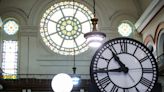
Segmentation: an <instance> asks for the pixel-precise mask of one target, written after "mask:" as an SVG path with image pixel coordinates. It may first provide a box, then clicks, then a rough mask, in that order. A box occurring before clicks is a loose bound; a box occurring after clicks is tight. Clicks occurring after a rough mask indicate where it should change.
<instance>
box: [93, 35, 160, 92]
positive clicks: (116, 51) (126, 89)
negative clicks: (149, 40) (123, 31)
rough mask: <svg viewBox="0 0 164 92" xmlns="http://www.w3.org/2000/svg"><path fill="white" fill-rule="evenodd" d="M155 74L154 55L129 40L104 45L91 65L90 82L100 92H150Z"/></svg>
mask: <svg viewBox="0 0 164 92" xmlns="http://www.w3.org/2000/svg"><path fill="white" fill-rule="evenodd" d="M157 72H158V71H157V63H156V60H155V58H154V56H153V54H152V53H151V52H150V51H149V49H148V48H147V47H146V46H145V45H143V44H142V43H140V42H138V41H136V40H133V39H130V38H116V39H112V40H109V41H108V42H106V43H104V45H103V46H101V47H100V48H99V49H98V50H97V51H96V53H95V55H94V57H93V59H92V61H91V65H90V75H91V80H92V81H93V82H94V83H96V85H97V87H98V88H99V89H100V91H101V92H151V89H152V88H153V86H154V84H155V83H156V81H157V77H158V76H157Z"/></svg>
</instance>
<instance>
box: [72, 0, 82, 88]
mask: <svg viewBox="0 0 164 92" xmlns="http://www.w3.org/2000/svg"><path fill="white" fill-rule="evenodd" d="M73 15H74V0H73ZM73 18H74V17H73ZM73 28H74V23H73ZM73 37H74V36H73ZM74 41H75V38H74ZM73 52H74V54H73V67H72V70H73V76H72V82H73V85H74V86H76V85H78V84H79V81H80V77H79V76H78V75H77V74H76V66H75V48H73Z"/></svg>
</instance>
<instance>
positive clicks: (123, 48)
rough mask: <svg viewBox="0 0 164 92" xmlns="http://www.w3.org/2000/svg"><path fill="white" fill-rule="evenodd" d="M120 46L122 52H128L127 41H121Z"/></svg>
mask: <svg viewBox="0 0 164 92" xmlns="http://www.w3.org/2000/svg"><path fill="white" fill-rule="evenodd" d="M120 47H121V53H126V52H127V43H126V42H124V43H122V42H121V43H120Z"/></svg>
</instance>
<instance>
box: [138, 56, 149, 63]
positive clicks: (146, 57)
mask: <svg viewBox="0 0 164 92" xmlns="http://www.w3.org/2000/svg"><path fill="white" fill-rule="evenodd" d="M148 58H149V57H148V56H145V57H144V58H142V59H141V60H139V61H140V62H141V63H142V62H144V61H145V60H147V59H148Z"/></svg>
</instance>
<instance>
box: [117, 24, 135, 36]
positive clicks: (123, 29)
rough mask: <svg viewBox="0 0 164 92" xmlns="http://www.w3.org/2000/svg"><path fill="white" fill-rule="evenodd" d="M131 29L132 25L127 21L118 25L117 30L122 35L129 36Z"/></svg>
mask: <svg viewBox="0 0 164 92" xmlns="http://www.w3.org/2000/svg"><path fill="white" fill-rule="evenodd" d="M132 31H133V28H132V26H131V25H130V24H129V23H127V22H123V23H121V24H120V25H119V26H118V32H119V33H120V34H121V35H122V36H129V35H130V34H131V33H132Z"/></svg>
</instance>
